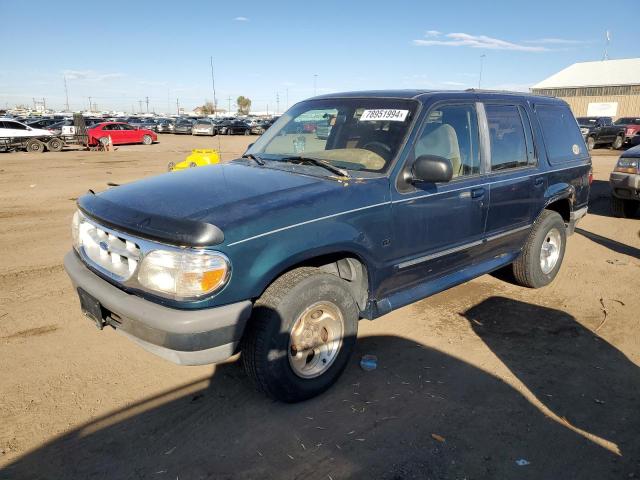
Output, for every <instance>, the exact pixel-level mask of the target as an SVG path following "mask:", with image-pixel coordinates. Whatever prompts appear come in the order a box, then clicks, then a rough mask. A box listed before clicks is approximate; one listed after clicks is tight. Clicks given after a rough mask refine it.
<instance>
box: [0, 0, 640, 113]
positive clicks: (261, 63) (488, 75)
mask: <svg viewBox="0 0 640 480" xmlns="http://www.w3.org/2000/svg"><path fill="white" fill-rule="evenodd" d="M577 5H578V4H576V3H575V2H568V1H564V2H563V1H558V0H555V1H549V0H537V1H531V0H530V1H516V0H512V1H480V0H476V1H466V0H456V1H455V2H451V1H442V0H440V1H437V2H430V1H406V0H394V1H389V0H386V1H378V0H369V1H356V0H352V1H349V0H342V1H335V0H323V1H313V2H300V1H295V2H294V1H281V2H277V1H265V0H261V1H258V2H254V1H251V0H244V1H242V2H237V1H235V2H233V1H232V2H218V1H213V0H212V1H190V0H179V1H176V0H171V1H165V0H155V1H143V0H136V1H134V0H128V1H121V0H109V1H107V2H91V1H87V0H84V1H82V2H79V1H78V2H76V1H72V0H65V1H64V2H52V1H51V0H47V1H40V0H28V1H26V0H0V45H2V47H0V108H5V107H12V106H14V105H16V104H25V105H31V106H33V98H36V99H42V98H45V101H46V104H47V107H51V108H55V109H62V108H64V106H65V101H66V100H65V87H64V78H65V77H66V81H67V89H68V95H69V104H70V107H71V109H72V110H80V109H86V108H88V104H89V97H91V102H92V103H94V104H96V105H97V108H98V109H99V110H116V111H128V112H131V111H132V109H133V111H135V112H138V111H139V110H140V108H142V111H146V108H147V107H146V97H149V110H150V111H156V112H164V113H176V101H178V102H179V104H180V106H181V107H183V108H185V109H186V110H191V109H192V108H194V107H196V106H198V105H201V104H203V103H204V101H205V100H211V99H212V98H213V93H212V84H211V66H210V57H213V62H214V75H215V86H216V98H217V103H218V105H219V106H220V107H222V108H227V107H228V106H229V104H230V105H231V108H232V109H233V110H235V99H236V98H237V97H238V96H239V95H244V96H246V97H249V98H250V99H251V100H252V110H253V111H265V110H267V109H268V110H269V111H270V112H273V111H274V110H276V109H277V108H278V107H279V111H283V110H284V109H285V108H286V107H287V106H290V105H292V104H294V103H295V102H297V101H300V100H303V99H305V98H309V97H311V96H313V95H314V94H323V93H330V92H338V91H347V90H367V89H384V88H425V89H456V90H457V89H465V88H471V87H478V84H479V81H480V78H479V77H480V70H481V64H482V80H481V86H482V88H496V89H507V90H522V91H527V90H528V88H529V87H530V86H531V85H533V84H535V83H537V82H538V81H540V80H542V79H544V78H546V77H548V76H549V75H552V74H553V73H555V72H557V71H559V70H561V69H562V68H564V67H567V66H568V65H570V64H572V63H575V62H580V61H591V60H601V59H602V57H603V52H604V48H605V32H606V31H607V30H608V31H609V32H610V39H611V41H610V46H609V49H608V51H609V58H612V59H617V58H631V57H637V56H638V55H639V54H640V44H639V43H638V35H637V31H636V29H635V28H634V27H635V24H636V23H637V22H630V21H626V20H625V16H624V15H623V14H621V12H631V11H635V10H637V0H634V1H631V0H620V1H618V2H616V4H615V10H616V12H617V13H615V12H613V11H612V8H613V7H612V5H613V4H611V6H607V3H606V2H605V3H603V2H602V0H599V1H597V2H596V1H592V0H583V1H581V2H580V3H579V8H576V6H577ZM229 99H230V100H229ZM140 101H142V103H140Z"/></svg>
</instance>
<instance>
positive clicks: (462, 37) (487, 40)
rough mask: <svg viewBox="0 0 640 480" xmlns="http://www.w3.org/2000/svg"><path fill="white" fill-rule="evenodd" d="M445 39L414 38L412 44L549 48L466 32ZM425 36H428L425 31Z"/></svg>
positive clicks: (490, 47) (524, 48)
mask: <svg viewBox="0 0 640 480" xmlns="http://www.w3.org/2000/svg"><path fill="white" fill-rule="evenodd" d="M444 36H445V37H446V40H424V39H420V40H414V41H413V44H414V45H417V46H419V47H431V46H443V47H469V48H485V49H487V50H513V51H520V52H544V51H547V50H549V49H548V48H547V47H543V46H541V45H522V44H518V43H512V42H507V41H506V40H500V39H499V38H493V37H488V36H486V35H470V34H468V33H447V34H446V35H444ZM427 37H429V35H428V32H427Z"/></svg>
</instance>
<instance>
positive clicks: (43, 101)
mask: <svg viewBox="0 0 640 480" xmlns="http://www.w3.org/2000/svg"><path fill="white" fill-rule="evenodd" d="M42 110H43V112H46V111H47V102H45V100H44V97H42Z"/></svg>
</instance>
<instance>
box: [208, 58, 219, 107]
mask: <svg viewBox="0 0 640 480" xmlns="http://www.w3.org/2000/svg"><path fill="white" fill-rule="evenodd" d="M210 59H211V88H212V90H213V114H214V115H216V111H217V110H218V100H217V99H216V80H215V77H214V76H213V57H210Z"/></svg>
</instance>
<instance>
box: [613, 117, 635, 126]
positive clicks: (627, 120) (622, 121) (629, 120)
mask: <svg viewBox="0 0 640 480" xmlns="http://www.w3.org/2000/svg"><path fill="white" fill-rule="evenodd" d="M614 125H640V118H634V117H622V118H619V119H618V120H616V121H615V123H614Z"/></svg>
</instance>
